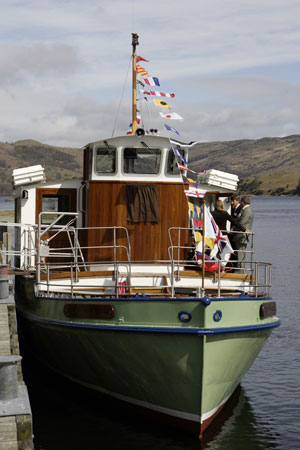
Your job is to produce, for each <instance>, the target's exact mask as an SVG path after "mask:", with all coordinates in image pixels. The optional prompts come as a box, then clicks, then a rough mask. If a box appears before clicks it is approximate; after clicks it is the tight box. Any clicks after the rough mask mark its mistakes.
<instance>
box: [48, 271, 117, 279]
mask: <svg viewBox="0 0 300 450" xmlns="http://www.w3.org/2000/svg"><path fill="white" fill-rule="evenodd" d="M74 274H75V272H74V273H73V275H74ZM114 275H115V271H114V270H93V271H84V272H77V276H78V278H92V277H110V276H111V277H113V276H114ZM70 277H71V272H70V271H68V272H50V273H49V279H50V280H56V279H65V278H70ZM41 280H47V274H46V273H41Z"/></svg>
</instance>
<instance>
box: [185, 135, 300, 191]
mask: <svg viewBox="0 0 300 450" xmlns="http://www.w3.org/2000/svg"><path fill="white" fill-rule="evenodd" d="M190 164H191V167H192V168H193V169H195V170H197V171H200V170H203V169H205V170H207V169H212V168H213V169H218V170H223V171H225V172H230V173H235V174H237V175H238V176H239V178H240V179H241V183H240V189H241V190H242V191H244V192H249V193H254V192H256V193H260V194H275V193H276V194H279V193H284V194H292V193H294V191H295V189H296V187H297V185H298V184H299V179H300V135H294V136H287V137H284V138H263V139H257V140H246V139H244V140H237V141H227V142H210V143H201V144H197V146H195V147H193V148H192V149H191V150H190Z"/></svg>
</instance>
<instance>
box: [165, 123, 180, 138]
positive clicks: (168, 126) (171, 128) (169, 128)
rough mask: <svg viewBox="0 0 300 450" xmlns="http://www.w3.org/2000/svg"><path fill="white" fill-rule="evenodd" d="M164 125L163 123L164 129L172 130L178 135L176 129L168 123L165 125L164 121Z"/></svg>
mask: <svg viewBox="0 0 300 450" xmlns="http://www.w3.org/2000/svg"><path fill="white" fill-rule="evenodd" d="M164 125H165V128H166V130H168V131H173V132H174V133H176V134H178V136H179V133H178V131H177V130H175V128H173V127H170V125H167V124H166V123H165V124H164Z"/></svg>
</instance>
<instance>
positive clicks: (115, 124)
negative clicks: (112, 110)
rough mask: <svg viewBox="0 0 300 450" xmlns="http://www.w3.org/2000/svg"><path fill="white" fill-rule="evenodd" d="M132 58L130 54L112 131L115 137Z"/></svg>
mask: <svg viewBox="0 0 300 450" xmlns="http://www.w3.org/2000/svg"><path fill="white" fill-rule="evenodd" d="M131 60H132V56H130V59H129V64H128V69H127V73H126V77H125V81H124V85H123V89H122V94H121V98H120V102H119V107H118V111H117V116H116V120H115V123H114V127H113V131H112V134H111V137H114V134H115V128H116V126H117V122H118V118H119V113H120V108H121V103H122V100H123V96H124V90H125V86H126V83H127V78H128V73H129V68H130V66H131Z"/></svg>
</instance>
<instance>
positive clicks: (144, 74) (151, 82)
mask: <svg viewBox="0 0 300 450" xmlns="http://www.w3.org/2000/svg"><path fill="white" fill-rule="evenodd" d="M141 61H144V62H149V60H147V59H145V58H143V57H142V56H136V72H137V75H138V76H140V77H141V79H138V80H137V86H138V88H139V93H140V94H141V95H143V96H150V97H151V96H152V97H163V98H170V99H173V98H175V94H174V93H173V92H164V91H161V90H156V89H153V90H152V89H149V87H154V88H157V87H160V81H159V79H158V77H153V76H150V75H149V73H148V71H147V70H146V69H145V68H144V67H142V66H141V65H140V64H137V63H139V62H141ZM147 88H148V89H147ZM143 98H144V100H147V97H143ZM138 100H141V99H138ZM153 103H154V105H155V106H157V107H159V108H165V109H168V110H171V109H172V107H171V105H170V104H169V103H167V102H166V101H165V100H162V99H159V98H154V99H153ZM159 115H160V117H161V118H162V119H168V120H183V117H181V116H180V115H179V114H177V113H176V112H170V113H168V114H165V113H162V112H159ZM164 128H165V129H166V130H167V131H168V132H171V133H175V134H177V135H178V136H179V135H180V133H179V131H178V130H177V129H176V128H174V127H173V126H170V125H168V124H167V123H164Z"/></svg>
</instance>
